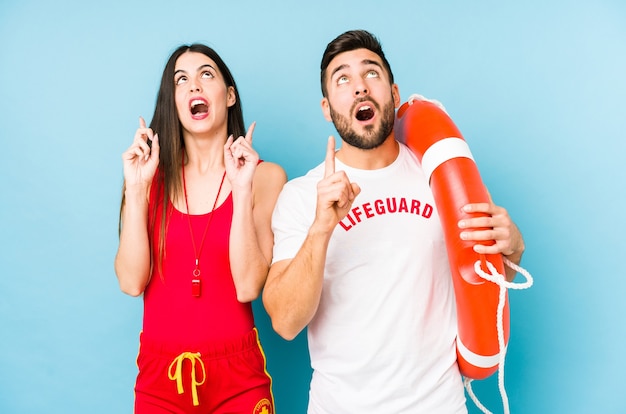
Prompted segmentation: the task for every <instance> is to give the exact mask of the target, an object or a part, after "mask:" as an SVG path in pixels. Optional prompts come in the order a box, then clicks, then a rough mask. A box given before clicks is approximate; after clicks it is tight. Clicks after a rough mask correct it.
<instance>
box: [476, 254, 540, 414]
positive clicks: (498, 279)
mask: <svg viewBox="0 0 626 414" xmlns="http://www.w3.org/2000/svg"><path fill="white" fill-rule="evenodd" d="M502 259H503V260H504V264H505V265H507V266H508V267H510V268H511V269H513V270H515V271H516V272H518V273H521V274H522V275H523V276H524V277H525V278H526V281H525V282H523V283H512V282H507V281H506V279H505V277H504V275H501V274H500V273H498V270H497V269H496V267H495V266H494V265H493V264H491V263H490V262H489V261H487V262H486V264H487V268H488V269H489V272H491V273H486V272H484V271H483V269H482V268H481V267H480V260H477V261H476V263H474V270H475V271H476V274H477V275H478V276H480V277H482V278H483V279H485V280H488V281H490V282H493V283H495V284H496V285H498V286H500V292H499V299H498V310H497V313H496V319H497V323H496V327H497V331H498V348H499V355H500V358H499V362H498V388H499V390H500V396H501V397H502V405H503V407H504V414H509V398H508V397H507V395H506V389H505V388H504V359H505V356H506V345H505V343H504V327H503V315H504V304H505V302H506V290H507V289H528V288H529V287H531V286H532V285H533V278H532V276H531V275H530V273H528V272H527V271H526V270H525V269H523V268H521V267H520V266H518V265H516V264H515V263H513V262H512V261H510V260H509V259H507V258H506V257H504V256H502ZM463 385H464V386H465V389H466V390H467V394H468V395H469V396H470V398H471V399H472V401H473V402H474V404H476V407H478V409H480V410H481V411H482V412H483V413H485V414H491V411H489V410H487V408H485V406H484V405H482V404H481V403H480V401H479V400H478V398H477V397H476V395H475V394H474V391H473V390H472V379H471V378H465V379H464V380H463Z"/></svg>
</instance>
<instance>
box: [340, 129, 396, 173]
mask: <svg viewBox="0 0 626 414" xmlns="http://www.w3.org/2000/svg"><path fill="white" fill-rule="evenodd" d="M399 151H400V146H399V144H398V143H397V142H396V140H395V138H394V135H393V132H392V133H391V134H390V135H389V136H388V137H387V139H386V140H385V142H383V144H382V145H380V146H378V147H376V148H374V149H361V148H357V147H353V146H351V145H349V144H346V143H345V142H344V141H341V148H340V149H339V150H338V151H337V154H336V157H337V159H339V161H341V162H342V163H344V164H345V165H347V166H349V167H352V168H358V169H361V170H378V169H380V168H385V167H387V166H389V165H391V164H392V163H393V162H394V161H395V160H396V158H398V153H399Z"/></svg>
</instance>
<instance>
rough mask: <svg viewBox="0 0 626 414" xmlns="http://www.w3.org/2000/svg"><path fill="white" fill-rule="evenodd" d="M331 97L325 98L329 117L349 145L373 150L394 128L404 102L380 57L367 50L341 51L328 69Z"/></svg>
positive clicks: (327, 117)
mask: <svg viewBox="0 0 626 414" xmlns="http://www.w3.org/2000/svg"><path fill="white" fill-rule="evenodd" d="M326 74H327V78H326V79H327V80H326V86H327V91H328V96H327V97H326V98H324V99H322V110H323V111H324V116H325V117H326V119H327V120H329V121H331V120H332V122H333V123H334V124H335V128H336V129H337V132H338V133H339V135H340V136H341V138H342V139H343V140H344V141H345V142H346V143H347V144H349V145H351V146H354V147H357V148H361V149H372V148H376V147H378V146H379V145H381V144H382V143H383V142H384V141H385V140H386V139H387V137H388V136H389V135H390V134H391V131H392V130H393V123H394V118H395V111H394V109H395V108H397V107H398V105H399V104H400V94H399V92H398V87H397V85H395V84H393V85H391V84H390V82H389V75H388V73H387V71H386V70H385V69H384V66H383V64H382V61H381V59H380V57H378V55H377V54H375V53H374V52H372V51H370V50H367V49H357V50H352V51H349V52H344V53H341V54H339V55H337V56H335V58H334V59H333V60H331V61H330V64H329V65H328V68H326Z"/></svg>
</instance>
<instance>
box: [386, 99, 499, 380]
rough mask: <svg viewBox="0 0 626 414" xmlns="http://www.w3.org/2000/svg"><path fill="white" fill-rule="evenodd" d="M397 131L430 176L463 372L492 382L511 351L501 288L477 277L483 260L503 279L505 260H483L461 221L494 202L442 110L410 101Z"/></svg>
mask: <svg viewBox="0 0 626 414" xmlns="http://www.w3.org/2000/svg"><path fill="white" fill-rule="evenodd" d="M395 131H396V132H395V136H396V139H398V141H400V142H403V143H405V144H406V145H407V146H408V147H409V148H410V149H411V151H412V152H413V153H414V154H415V155H416V156H417V158H418V159H419V160H420V162H421V163H422V167H423V168H424V170H425V172H426V173H427V175H430V187H431V189H432V192H433V195H434V197H435V204H436V206H437V211H438V212H439V217H440V218H441V223H442V226H443V230H444V237H445V241H446V246H447V250H448V260H449V262H450V269H451V271H452V280H453V283H454V291H455V296H456V304H457V319H458V336H457V357H458V364H459V369H460V371H461V374H462V375H463V376H465V377H468V378H472V379H484V378H487V377H489V376H490V375H492V374H493V373H494V372H496V371H497V369H498V362H499V360H500V352H506V349H502V350H501V349H500V347H499V344H498V332H497V308H498V300H499V291H500V287H499V286H498V285H497V284H495V283H493V282H489V281H486V280H485V279H483V278H481V277H480V276H479V275H477V274H476V271H475V270H474V265H475V263H476V262H477V261H480V262H481V269H482V270H483V271H484V272H486V273H491V272H490V271H489V269H488V268H487V266H486V264H485V263H486V262H487V261H488V262H490V263H491V264H492V265H494V266H495V268H496V269H497V272H498V273H500V274H501V275H504V274H505V273H504V263H503V260H502V256H501V255H499V254H497V255H479V254H478V253H476V252H475V251H474V250H473V248H472V246H473V245H474V244H475V243H476V242H467V241H463V240H461V238H460V236H459V234H460V231H461V230H460V229H459V227H458V222H459V220H462V219H465V218H470V217H476V216H477V215H478V214H476V213H472V214H468V213H465V212H463V210H462V207H463V206H464V205H466V204H469V203H483V202H489V194H488V193H487V189H486V188H485V186H484V184H483V182H482V179H481V177H480V174H479V172H478V168H477V167H476V164H475V162H474V160H473V158H472V155H471V152H470V151H469V147H468V146H467V143H466V142H465V140H464V139H463V136H462V135H461V133H460V131H459V130H458V128H457V127H456V125H455V124H454V122H453V121H452V119H450V117H449V116H448V114H446V112H445V111H443V110H442V109H441V108H440V107H439V106H438V105H436V104H435V103H433V102H431V101H427V100H414V101H412V102H411V101H409V102H405V103H404V104H403V105H402V106H401V107H400V108H399V109H398V113H397V116H396V124H395ZM493 243H494V242H493V241H492V242H491V243H490V244H493ZM505 300H506V302H505V305H504V312H503V315H502V322H503V325H502V326H503V331H504V332H503V333H504V341H505V346H506V344H507V343H508V340H509V304H508V297H505Z"/></svg>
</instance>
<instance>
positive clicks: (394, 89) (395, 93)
mask: <svg viewBox="0 0 626 414" xmlns="http://www.w3.org/2000/svg"><path fill="white" fill-rule="evenodd" d="M391 96H392V97H393V107H394V108H396V109H398V108H399V107H400V104H401V103H402V101H400V88H398V85H397V84H395V83H394V84H393V85H391Z"/></svg>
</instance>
